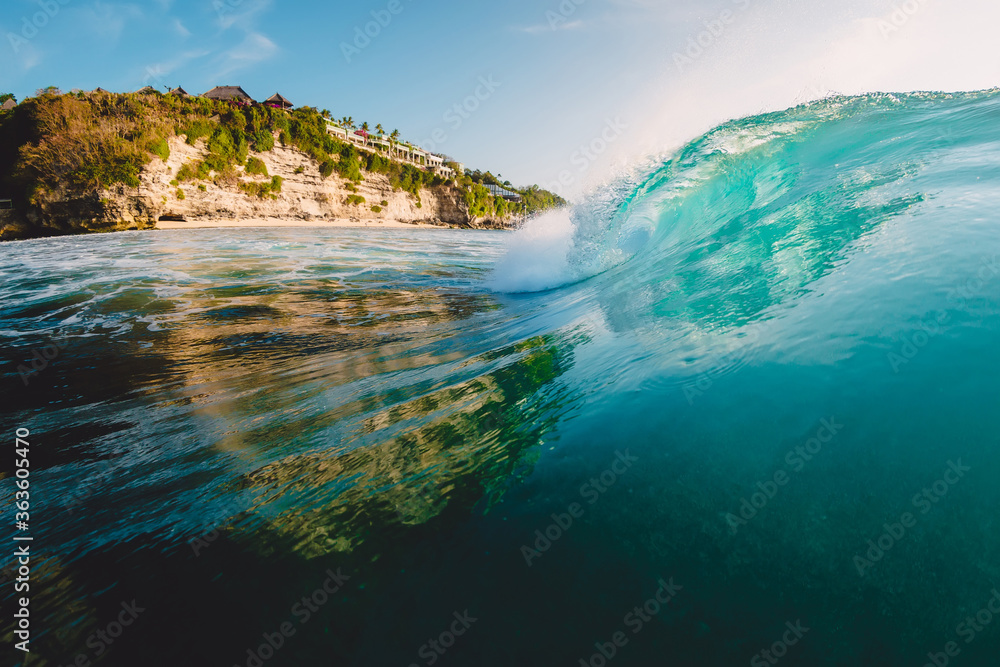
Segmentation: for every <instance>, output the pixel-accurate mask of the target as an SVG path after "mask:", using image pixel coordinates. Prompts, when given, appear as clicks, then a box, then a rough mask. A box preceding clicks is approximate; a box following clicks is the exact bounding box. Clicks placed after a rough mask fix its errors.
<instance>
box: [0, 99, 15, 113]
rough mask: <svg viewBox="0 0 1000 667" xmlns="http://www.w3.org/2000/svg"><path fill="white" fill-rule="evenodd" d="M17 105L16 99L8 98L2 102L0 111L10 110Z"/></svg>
mask: <svg viewBox="0 0 1000 667" xmlns="http://www.w3.org/2000/svg"><path fill="white" fill-rule="evenodd" d="M16 106H17V102H15V101H14V100H7V101H6V102H4V103H3V104H0V111H10V110H11V109H13V108H14V107H16Z"/></svg>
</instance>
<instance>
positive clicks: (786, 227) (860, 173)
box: [493, 90, 1000, 319]
mask: <svg viewBox="0 0 1000 667" xmlns="http://www.w3.org/2000/svg"><path fill="white" fill-rule="evenodd" d="M998 120H1000V92H998V91H997V90H990V91H983V92H975V93H956V94H945V93H913V94H905V95H893V94H871V95H864V96H858V97H831V98H827V99H824V100H820V101H816V102H812V103H808V104H803V105H801V106H798V107H795V108H792V109H788V110H786V111H780V112H775V113H768V114H764V115H760V116H754V117H749V118H743V119H739V120H734V121H731V122H728V123H726V124H724V125H721V126H719V127H718V128H716V129H714V130H712V131H711V132H709V133H707V134H705V135H703V136H701V137H698V138H697V139H695V140H693V141H691V142H690V143H688V144H687V145H685V146H683V147H682V148H681V149H680V150H678V151H677V152H676V153H674V154H672V155H670V156H669V157H667V158H666V159H661V160H656V161H655V162H654V163H653V165H652V166H649V167H646V168H641V169H638V170H637V172H638V173H637V174H635V175H632V176H629V177H625V178H621V179H619V180H618V181H616V182H614V183H612V184H610V185H608V186H605V187H603V188H600V189H599V190H597V191H595V192H593V193H591V194H590V195H589V196H588V197H587V198H586V199H585V200H584V201H583V202H582V203H581V204H579V205H577V206H576V207H575V208H573V209H568V210H562V211H557V212H553V213H549V214H548V215H545V216H542V217H541V218H538V219H536V220H534V221H532V222H531V223H529V225H528V226H527V228H526V229H525V230H523V231H522V232H521V233H520V235H519V236H518V237H517V238H515V239H514V240H513V241H512V243H511V248H510V250H509V252H508V254H507V255H506V257H505V258H504V259H503V260H502V261H501V262H500V264H499V265H498V267H497V270H496V272H495V274H494V280H493V287H494V288H495V289H496V290H497V291H500V292H534V291H541V290H549V289H553V288H556V287H561V286H565V285H567V284H571V283H576V282H579V281H581V280H585V279H590V278H594V279H595V280H598V281H602V283H603V284H606V285H607V287H608V288H610V289H615V288H616V286H617V287H621V286H622V285H625V286H628V288H629V289H632V290H635V289H641V288H642V287H643V286H646V285H651V284H657V285H662V284H664V283H667V284H669V285H670V286H671V291H672V293H673V295H674V297H677V296H681V297H683V296H684V295H689V296H694V295H698V298H697V301H701V302H705V303H706V304H707V303H708V302H711V303H713V304H714V309H715V310H718V309H719V307H720V306H721V307H723V309H725V310H728V311H729V312H730V314H731V315H732V316H734V317H735V318H737V319H739V318H740V317H742V316H746V315H749V314H751V313H755V312H759V311H760V310H761V309H762V308H766V307H767V306H768V305H770V304H773V303H774V302H775V301H776V300H780V299H782V298H784V297H786V296H788V295H792V294H795V293H798V292H800V291H801V290H803V289H804V288H805V287H806V286H807V285H808V284H809V283H810V282H812V281H813V280H814V279H815V278H817V277H818V276H819V275H822V274H823V273H824V272H826V271H827V269H828V268H829V267H830V266H831V265H832V264H833V263H835V262H837V261H838V258H840V257H842V256H843V254H844V252H845V251H846V250H847V249H848V248H849V247H850V246H852V244H855V243H857V242H858V241H859V240H861V239H863V238H864V237H865V236H866V235H867V234H871V233H873V232H874V231H875V230H876V229H877V228H879V227H880V226H881V225H883V224H885V223H887V222H888V221H890V220H892V219H893V218H895V217H897V216H900V215H902V214H904V213H907V212H909V211H912V210H913V209H914V208H915V207H920V206H924V205H927V204H928V202H929V200H931V199H933V198H935V197H938V196H939V195H941V194H942V192H943V191H944V190H946V189H947V188H948V186H949V184H953V183H954V182H955V181H956V180H958V181H962V180H966V181H967V180H968V178H969V177H970V175H969V174H968V173H967V170H968V169H969V167H970V162H969V161H970V160H974V159H975V157H976V155H977V154H978V153H980V152H981V151H982V150H983V149H984V148H986V147H988V146H989V145H995V144H996V142H997V141H1000V124H998V123H997V121H998ZM942 167H944V168H942ZM987 177H988V178H990V179H994V180H995V179H996V178H997V175H996V173H995V171H994V172H988V173H984V174H977V175H976V176H975V178H979V179H985V178H987ZM598 276H599V277H598ZM693 305H697V304H693Z"/></svg>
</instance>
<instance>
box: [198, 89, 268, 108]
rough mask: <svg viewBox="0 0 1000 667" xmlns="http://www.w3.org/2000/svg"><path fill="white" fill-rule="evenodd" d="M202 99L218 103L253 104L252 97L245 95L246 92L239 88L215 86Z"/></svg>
mask: <svg viewBox="0 0 1000 667" xmlns="http://www.w3.org/2000/svg"><path fill="white" fill-rule="evenodd" d="M202 97H207V98H208V99H210V100H218V101H220V102H236V103H237V104H254V103H255V102H254V100H253V98H252V97H250V96H249V95H247V91H245V90H243V89H242V88H240V87H239V86H216V87H215V88H213V89H212V90H210V91H208V92H207V93H205V94H204V95H202Z"/></svg>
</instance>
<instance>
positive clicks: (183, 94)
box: [167, 86, 191, 97]
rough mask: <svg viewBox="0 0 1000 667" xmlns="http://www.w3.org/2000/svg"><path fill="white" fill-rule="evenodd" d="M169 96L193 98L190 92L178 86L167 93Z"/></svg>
mask: <svg viewBox="0 0 1000 667" xmlns="http://www.w3.org/2000/svg"><path fill="white" fill-rule="evenodd" d="M167 95H176V96H177V97H191V94H190V93H189V92H188V91H186V90H184V89H183V88H181V87H180V86H177V87H176V88H174V89H173V90H171V91H170V92H169V93H167Z"/></svg>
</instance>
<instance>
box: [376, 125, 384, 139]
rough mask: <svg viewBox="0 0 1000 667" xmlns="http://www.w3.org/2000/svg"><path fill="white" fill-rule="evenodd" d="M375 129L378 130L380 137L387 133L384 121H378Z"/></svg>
mask: <svg viewBox="0 0 1000 667" xmlns="http://www.w3.org/2000/svg"><path fill="white" fill-rule="evenodd" d="M375 131H376V132H378V136H379V137H381V136H382V135H383V134H385V128H384V127H382V123H378V124H376V125H375Z"/></svg>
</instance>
